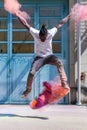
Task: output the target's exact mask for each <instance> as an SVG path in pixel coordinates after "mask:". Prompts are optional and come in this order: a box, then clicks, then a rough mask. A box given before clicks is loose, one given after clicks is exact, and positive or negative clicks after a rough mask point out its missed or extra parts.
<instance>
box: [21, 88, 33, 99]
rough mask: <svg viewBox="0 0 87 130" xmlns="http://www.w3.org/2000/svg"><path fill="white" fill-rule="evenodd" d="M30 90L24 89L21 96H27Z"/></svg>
mask: <svg viewBox="0 0 87 130" xmlns="http://www.w3.org/2000/svg"><path fill="white" fill-rule="evenodd" d="M30 91H31V89H27V90H25V91H24V92H23V94H22V96H21V97H22V98H26V97H27V96H28V94H29V93H30Z"/></svg>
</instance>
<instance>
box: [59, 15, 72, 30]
mask: <svg viewBox="0 0 87 130" xmlns="http://www.w3.org/2000/svg"><path fill="white" fill-rule="evenodd" d="M69 18H70V15H68V16H66V17H65V18H64V19H62V20H61V21H60V22H59V23H58V25H57V28H58V29H59V28H61V27H62V26H63V25H64V24H65V23H66V22H67V21H68V20H69Z"/></svg>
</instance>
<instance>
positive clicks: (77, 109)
mask: <svg viewBox="0 0 87 130" xmlns="http://www.w3.org/2000/svg"><path fill="white" fill-rule="evenodd" d="M0 130H87V106H77V105H48V106H46V107H44V108H41V109H38V110H32V109H31V108H30V107H29V106H28V105H0Z"/></svg>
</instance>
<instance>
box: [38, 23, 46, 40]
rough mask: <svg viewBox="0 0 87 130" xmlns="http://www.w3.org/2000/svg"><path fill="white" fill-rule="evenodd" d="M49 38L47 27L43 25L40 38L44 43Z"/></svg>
mask: <svg viewBox="0 0 87 130" xmlns="http://www.w3.org/2000/svg"><path fill="white" fill-rule="evenodd" d="M46 37H47V29H46V27H45V25H42V27H41V29H40V32H39V38H40V40H41V41H42V42H44V41H45V40H46Z"/></svg>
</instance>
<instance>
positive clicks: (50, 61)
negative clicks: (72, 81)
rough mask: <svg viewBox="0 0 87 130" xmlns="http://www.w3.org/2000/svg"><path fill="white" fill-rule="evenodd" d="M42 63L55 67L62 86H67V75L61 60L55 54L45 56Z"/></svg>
mask: <svg viewBox="0 0 87 130" xmlns="http://www.w3.org/2000/svg"><path fill="white" fill-rule="evenodd" d="M44 64H51V65H55V66H56V67H57V69H58V72H59V75H60V80H61V84H62V86H63V87H65V88H67V87H68V85H67V76H66V74H65V71H64V67H63V65H62V63H61V61H60V60H59V59H58V58H57V57H56V56H55V55H50V56H48V57H46V58H45V60H44Z"/></svg>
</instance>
